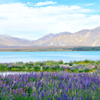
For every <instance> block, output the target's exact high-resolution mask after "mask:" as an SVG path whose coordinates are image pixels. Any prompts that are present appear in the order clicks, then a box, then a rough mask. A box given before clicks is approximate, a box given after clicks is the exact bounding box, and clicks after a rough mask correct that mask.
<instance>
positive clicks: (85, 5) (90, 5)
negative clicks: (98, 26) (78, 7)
mask: <svg viewBox="0 0 100 100" xmlns="http://www.w3.org/2000/svg"><path fill="white" fill-rule="evenodd" d="M94 4H95V3H90V4H85V6H92V5H94Z"/></svg>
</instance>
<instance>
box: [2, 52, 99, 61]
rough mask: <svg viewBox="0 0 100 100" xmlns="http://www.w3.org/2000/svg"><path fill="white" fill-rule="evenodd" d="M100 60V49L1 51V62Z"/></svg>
mask: <svg viewBox="0 0 100 100" xmlns="http://www.w3.org/2000/svg"><path fill="white" fill-rule="evenodd" d="M85 59H88V60H95V61H96V60H100V51H52V52H45V51H44V52H0V63H4V62H19V61H23V62H30V61H32V62H36V61H47V60H54V61H59V60H63V61H64V62H70V61H74V60H76V61H79V60H85Z"/></svg>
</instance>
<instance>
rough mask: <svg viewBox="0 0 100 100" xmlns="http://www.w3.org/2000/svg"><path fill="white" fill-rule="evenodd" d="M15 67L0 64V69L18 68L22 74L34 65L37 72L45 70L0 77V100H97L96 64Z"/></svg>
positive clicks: (99, 68)
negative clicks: (22, 71) (36, 67)
mask: <svg viewBox="0 0 100 100" xmlns="http://www.w3.org/2000/svg"><path fill="white" fill-rule="evenodd" d="M33 64H35V65H33ZM15 65H16V66H15ZM15 65H14V63H9V64H8V63H5V64H0V68H1V69H3V68H4V69H5V68H10V69H9V70H12V68H14V67H15V68H17V69H20V67H21V69H22V70H23V69H26V68H27V69H31V68H34V67H33V66H37V65H38V68H39V67H43V68H46V69H44V70H42V71H43V72H30V73H26V74H19V75H18V74H15V75H6V76H3V75H0V100H100V61H89V60H85V61H78V62H76V61H74V62H70V63H63V61H58V62H55V61H46V62H36V63H33V62H30V63H22V62H19V63H16V64H15ZM39 65H40V66H39ZM23 66H24V67H23ZM44 66H45V67H44ZM47 66H48V67H47ZM21 69H20V70H21ZM47 69H48V70H47ZM7 70H8V69H7ZM36 70H37V69H36ZM39 70H40V69H39ZM45 71H46V72H45ZM47 71H48V72H47ZM52 71H55V72H52Z"/></svg>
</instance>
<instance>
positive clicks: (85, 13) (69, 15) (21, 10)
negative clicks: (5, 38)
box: [0, 0, 100, 40]
mask: <svg viewBox="0 0 100 100" xmlns="http://www.w3.org/2000/svg"><path fill="white" fill-rule="evenodd" d="M98 26H100V0H0V34H7V35H11V36H15V37H19V38H27V39H31V40H34V39H38V38H40V37H41V36H44V35H46V34H49V33H54V34H56V33H60V32H65V31H69V32H72V33H74V32H77V31H80V30H82V29H92V28H96V27H98Z"/></svg>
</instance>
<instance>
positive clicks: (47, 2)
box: [35, 1, 56, 6]
mask: <svg viewBox="0 0 100 100" xmlns="http://www.w3.org/2000/svg"><path fill="white" fill-rule="evenodd" d="M49 4H56V2H52V1H46V2H38V3H37V4H36V5H35V6H44V5H49Z"/></svg>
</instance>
